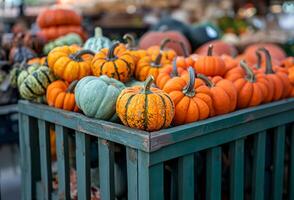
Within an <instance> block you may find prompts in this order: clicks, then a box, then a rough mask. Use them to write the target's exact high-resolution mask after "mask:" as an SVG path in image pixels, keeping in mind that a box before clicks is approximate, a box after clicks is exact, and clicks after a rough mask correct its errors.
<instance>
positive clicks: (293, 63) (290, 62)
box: [282, 57, 294, 69]
mask: <svg viewBox="0 0 294 200" xmlns="http://www.w3.org/2000/svg"><path fill="white" fill-rule="evenodd" d="M282 67H284V68H287V69H289V68H292V67H294V57H288V58H286V59H285V60H283V62H282Z"/></svg>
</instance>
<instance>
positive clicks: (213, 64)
mask: <svg viewBox="0 0 294 200" xmlns="http://www.w3.org/2000/svg"><path fill="white" fill-rule="evenodd" d="M212 51H213V46H212V45H210V46H209V48H208V51H207V55H205V56H200V57H199V58H198V59H197V60H195V63H194V69H195V71H196V72H197V73H199V74H204V75H206V76H223V75H224V74H225V72H226V64H225V62H224V61H223V59H222V58H221V57H219V56H213V52H212Z"/></svg>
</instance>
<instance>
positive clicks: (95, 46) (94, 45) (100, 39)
mask: <svg viewBox="0 0 294 200" xmlns="http://www.w3.org/2000/svg"><path fill="white" fill-rule="evenodd" d="M111 45H112V42H111V40H110V39H108V38H107V37H105V36H103V34H102V29H101V28H100V27H96V28H95V35H94V37H92V38H89V39H88V40H87V41H86V42H85V44H84V46H83V48H84V49H88V50H91V51H94V52H98V51H100V50H101V49H104V48H110V47H111Z"/></svg>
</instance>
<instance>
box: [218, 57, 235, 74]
mask: <svg viewBox="0 0 294 200" xmlns="http://www.w3.org/2000/svg"><path fill="white" fill-rule="evenodd" d="M221 58H222V59H223V61H224V62H225V65H226V72H227V71H229V70H231V69H233V68H235V67H237V66H238V64H239V63H238V61H237V60H235V59H234V58H233V57H231V56H228V55H226V54H224V55H222V56H221Z"/></svg>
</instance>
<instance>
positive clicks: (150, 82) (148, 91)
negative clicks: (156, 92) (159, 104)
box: [143, 76, 154, 94]
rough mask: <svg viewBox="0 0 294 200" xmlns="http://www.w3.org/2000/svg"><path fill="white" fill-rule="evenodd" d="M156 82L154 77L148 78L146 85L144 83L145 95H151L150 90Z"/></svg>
mask: <svg viewBox="0 0 294 200" xmlns="http://www.w3.org/2000/svg"><path fill="white" fill-rule="evenodd" d="M153 82H154V77H153V76H148V78H147V79H146V81H145V83H144V87H143V93H144V94H150V93H151V91H150V88H151V84H152V83H153Z"/></svg>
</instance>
